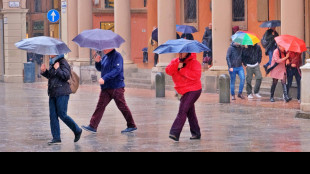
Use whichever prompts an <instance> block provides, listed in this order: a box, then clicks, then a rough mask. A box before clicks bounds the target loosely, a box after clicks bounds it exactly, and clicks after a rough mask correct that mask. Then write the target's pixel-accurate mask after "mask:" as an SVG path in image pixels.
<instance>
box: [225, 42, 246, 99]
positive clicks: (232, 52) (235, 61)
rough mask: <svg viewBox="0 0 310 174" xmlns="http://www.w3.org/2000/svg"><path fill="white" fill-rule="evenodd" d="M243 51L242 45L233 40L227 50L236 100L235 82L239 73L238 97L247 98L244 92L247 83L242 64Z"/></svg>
mask: <svg viewBox="0 0 310 174" xmlns="http://www.w3.org/2000/svg"><path fill="white" fill-rule="evenodd" d="M242 52H243V50H242V46H241V45H240V44H238V43H235V42H232V44H231V45H230V47H229V49H228V52H227V57H226V60H227V65H228V67H229V74H230V78H231V79H230V87H231V95H232V100H236V96H235V83H236V76H237V74H238V76H239V78H240V86H239V93H238V98H240V99H245V97H244V96H243V94H242V93H243V89H244V84H245V72H244V69H243V66H242Z"/></svg>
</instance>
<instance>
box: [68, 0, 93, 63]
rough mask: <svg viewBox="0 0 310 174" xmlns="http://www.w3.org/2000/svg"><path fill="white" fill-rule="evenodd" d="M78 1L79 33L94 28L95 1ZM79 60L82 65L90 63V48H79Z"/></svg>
mask: <svg viewBox="0 0 310 174" xmlns="http://www.w3.org/2000/svg"><path fill="white" fill-rule="evenodd" d="M77 3H78V6H77V7H78V8H77V9H78V13H77V15H78V33H82V32H83V31H85V30H91V29H92V28H93V20H92V19H93V1H92V0H77ZM73 11H74V10H73ZM70 17H71V16H70ZM77 62H78V63H80V65H89V62H90V49H88V48H79V59H78V60H77Z"/></svg>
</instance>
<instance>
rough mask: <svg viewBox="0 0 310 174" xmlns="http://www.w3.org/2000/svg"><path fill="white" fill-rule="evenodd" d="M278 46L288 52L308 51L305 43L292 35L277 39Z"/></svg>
mask: <svg viewBox="0 0 310 174" xmlns="http://www.w3.org/2000/svg"><path fill="white" fill-rule="evenodd" d="M275 40H276V42H277V44H278V45H280V46H282V47H284V48H285V50H286V51H288V52H289V51H290V52H296V53H303V52H305V51H307V50H308V49H307V46H306V43H305V41H303V40H301V39H299V38H297V37H295V36H291V35H283V36H279V37H276V38H275Z"/></svg>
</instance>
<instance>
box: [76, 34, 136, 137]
mask: <svg viewBox="0 0 310 174" xmlns="http://www.w3.org/2000/svg"><path fill="white" fill-rule="evenodd" d="M73 41H74V42H76V43H77V44H78V45H79V46H81V47H86V48H91V49H95V50H97V51H102V50H103V52H104V55H105V56H103V57H101V56H100V55H98V54H97V53H95V54H93V56H94V57H95V62H96V69H97V70H98V71H100V72H101V78H100V79H99V84H100V85H101V93H100V98H99V101H98V105H97V107H96V110H95V112H94V114H93V116H92V118H91V120H90V124H89V125H88V126H82V128H83V129H84V130H86V131H88V132H91V133H97V129H98V126H99V123H100V122H101V119H102V117H103V114H104V112H105V109H106V107H107V106H108V104H109V103H110V102H111V101H112V100H114V101H115V103H116V105H117V107H118V109H119V110H120V111H121V112H122V114H123V116H124V118H125V119H126V121H127V128H126V129H125V130H123V131H122V133H127V132H133V131H136V130H137V126H136V124H135V122H134V119H133V117H132V114H131V111H130V109H129V108H128V106H127V103H126V100H125V89H124V88H125V83H124V67H123V65H124V60H123V57H122V55H121V54H120V53H118V52H117V51H116V50H115V48H119V47H120V46H121V44H123V43H124V42H125V40H124V39H123V38H122V37H120V36H119V35H117V34H115V33H114V32H112V31H109V30H100V29H95V30H87V31H84V32H82V33H81V34H80V35H79V36H77V37H76V38H75V39H74V40H73Z"/></svg>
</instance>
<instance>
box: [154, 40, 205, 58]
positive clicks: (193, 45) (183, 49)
mask: <svg viewBox="0 0 310 174" xmlns="http://www.w3.org/2000/svg"><path fill="white" fill-rule="evenodd" d="M204 51H211V50H210V49H209V48H208V47H207V46H205V45H203V44H201V43H200V42H198V41H196V40H186V39H178V40H169V41H168V42H166V43H165V44H163V45H160V46H159V47H158V48H157V49H156V50H155V51H154V53H156V54H169V53H201V52H204Z"/></svg>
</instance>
